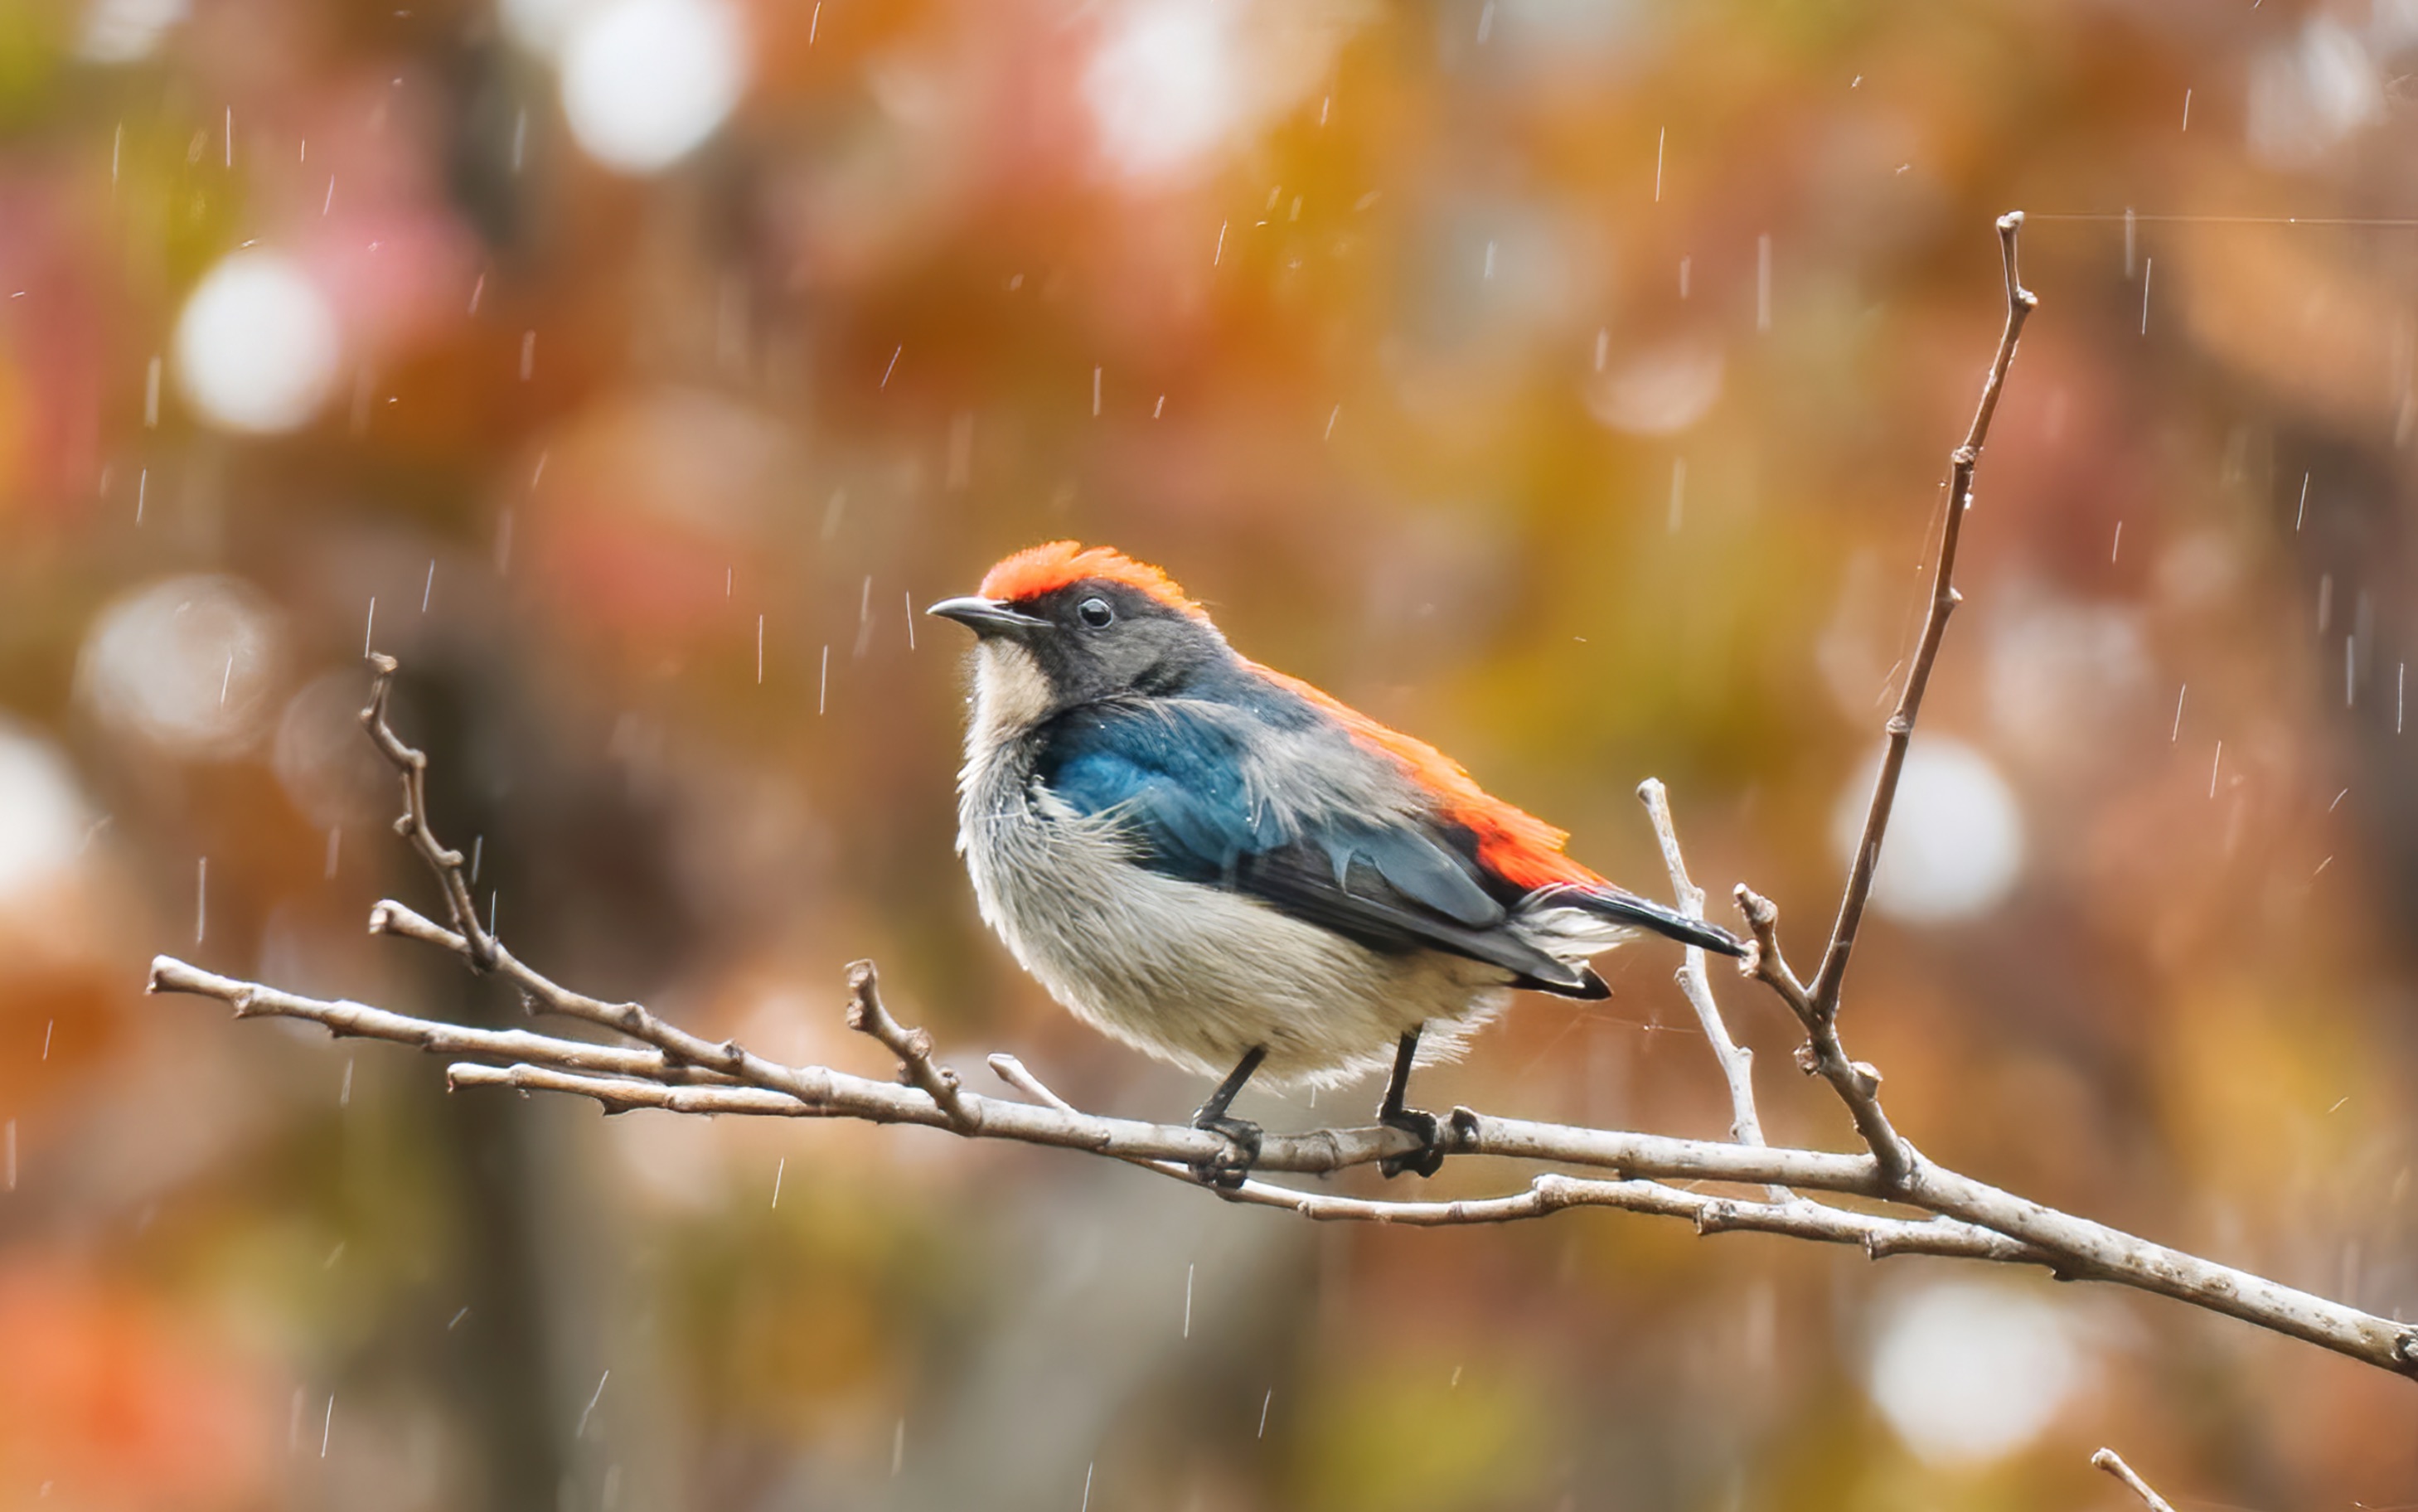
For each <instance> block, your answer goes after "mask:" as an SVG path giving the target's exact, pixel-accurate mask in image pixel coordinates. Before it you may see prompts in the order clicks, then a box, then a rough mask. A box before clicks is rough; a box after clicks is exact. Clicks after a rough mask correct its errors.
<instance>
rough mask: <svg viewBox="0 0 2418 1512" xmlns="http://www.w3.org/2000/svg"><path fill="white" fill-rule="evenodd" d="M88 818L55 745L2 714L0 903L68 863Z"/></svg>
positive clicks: (79, 792) (70, 771) (81, 839)
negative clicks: (3, 716)
mask: <svg viewBox="0 0 2418 1512" xmlns="http://www.w3.org/2000/svg"><path fill="white" fill-rule="evenodd" d="M90 824H91V820H90V818H89V817H87V816H86V814H85V811H84V793H83V790H82V789H81V788H80V787H78V785H77V783H76V779H75V771H74V769H73V768H71V767H69V765H68V760H67V757H66V756H62V755H60V753H59V748H58V747H57V746H56V745H54V743H52V742H51V741H47V740H45V739H43V738H42V737H40V736H39V735H37V734H35V733H34V732H33V731H31V730H29V729H27V728H25V727H24V726H23V725H19V724H17V723H16V722H15V721H13V720H9V719H7V718H0V902H6V901H8V900H9V899H11V898H15V897H18V896H20V895H21V894H23V893H28V892H30V891H31V890H33V889H34V888H35V887H37V886H38V885H39V884H40V883H42V882H45V881H48V880H49V879H51V878H54V877H55V876H57V875H58V874H59V873H60V872H62V871H65V870H66V869H67V868H68V867H69V865H71V864H72V863H74V861H75V858H76V855H77V853H78V852H79V851H80V850H82V849H83V848H84V832H85V830H86V829H87V828H88V827H89V826H90Z"/></svg>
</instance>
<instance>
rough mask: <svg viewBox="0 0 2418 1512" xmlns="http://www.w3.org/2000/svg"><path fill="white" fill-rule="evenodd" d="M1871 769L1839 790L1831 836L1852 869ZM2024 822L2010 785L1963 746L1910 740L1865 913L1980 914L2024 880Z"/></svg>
mask: <svg viewBox="0 0 2418 1512" xmlns="http://www.w3.org/2000/svg"><path fill="white" fill-rule="evenodd" d="M1872 796H1873V770H1872V769H1870V768H1866V769H1864V770H1862V771H1859V772H1858V773H1857V774H1856V776H1855V777H1854V778H1853V779H1852V780H1850V781H1849V782H1848V783H1847V785H1846V786H1845V787H1844V788H1842V789H1840V792H1839V800H1838V804H1837V806H1836V807H1835V808H1834V809H1833V810H1832V811H1831V816H1830V837H1831V841H1832V844H1833V845H1835V846H1836V848H1837V849H1838V852H1839V856H1840V859H1841V860H1842V861H1852V860H1853V859H1854V857H1855V854H1856V844H1857V841H1858V840H1859V838H1860V837H1861V836H1862V833H1863V827H1864V813H1865V810H1866V808H1867V807H1868V806H1869V805H1870V803H1871V802H1872ZM2023 866H2024V817H2023V809H2022V806H2021V805H2020V804H2019V803H2018V802H2016V800H2015V793H2014V789H2013V788H2012V787H2009V786H2008V785H2007V780H2006V779H2005V778H2004V777H2002V776H2000V775H1998V769H1997V767H1996V766H1993V765H1992V764H1991V762H1990V759H1989V758H1988V757H1987V756H1983V755H1982V753H1981V752H1979V751H1976V750H1974V749H1973V748H1972V747H1971V746H1969V745H1967V744H1965V743H1964V742H1963V741H1953V740H1948V739H1944V738H1942V737H1939V736H1936V735H1927V736H1921V737H1918V738H1917V739H1916V741H1915V742H1914V745H1913V748H1912V749H1910V750H1909V751H1907V753H1906V757H1905V773H1904V774H1903V775H1902V776H1901V777H1900V779H1899V781H1898V789H1897V805H1896V807H1895V808H1894V809H1892V810H1891V811H1890V826H1889V835H1888V838H1887V839H1886V840H1885V841H1884V842H1883V844H1882V846H1881V863H1880V867H1879V869H1878V870H1877V871H1876V872H1875V873H1874V876H1873V898H1872V902H1873V907H1874V908H1875V909H1879V910H1880V911H1881V912H1882V913H1883V914H1886V915H1888V916H1889V917H1890V918H1892V919H1897V920H1901V921H1903V922H1905V923H1907V924H1950V923H1953V922H1955V921H1957V920H1961V919H1971V918H1975V917H1978V916H1979V915H1981V914H1983V913H1987V912H1988V911H1989V910H1990V909H1994V908H1996V907H1997V905H1998V903H1999V902H2000V901H2001V900H2002V899H2004V898H2005V897H2006V895H2007V893H2009V892H2010V891H2011V890H2012V888H2013V887H2014V885H2015V879H2016V878H2018V877H2019V876H2020V875H2022V872H2023Z"/></svg>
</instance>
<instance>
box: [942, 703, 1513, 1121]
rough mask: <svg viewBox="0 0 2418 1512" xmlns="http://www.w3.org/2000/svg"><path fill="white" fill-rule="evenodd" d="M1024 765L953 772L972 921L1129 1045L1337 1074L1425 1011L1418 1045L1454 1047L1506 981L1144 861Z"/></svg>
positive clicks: (1224, 1067)
mask: <svg viewBox="0 0 2418 1512" xmlns="http://www.w3.org/2000/svg"><path fill="white" fill-rule="evenodd" d="M994 750H996V748H994ZM957 848H958V849H959V850H960V851H961V852H963V853H964V855H965V857H966V862H967V869H968V870H969V871H970V872H971V873H972V878H973V884H974V895H975V898H976V900H977V901H978V902H979V904H980V905H981V908H982V916H983V920H984V922H985V923H987V924H989V925H990V926H991V927H992V928H993V929H995V930H997V931H998V932H999V936H1000V938H1001V939H1003V940H1005V941H1006V942H1007V947H1008V949H1010V950H1011V951H1013V952H1015V953H1016V958H1017V959H1018V961H1019V962H1021V963H1022V964H1023V966H1024V968H1025V970H1028V971H1030V972H1032V973H1033V976H1034V978H1035V979H1037V980H1038V981H1039V982H1040V983H1041V984H1042V985H1043V986H1045V987H1047V988H1048V990H1049V993H1050V995H1051V996H1052V997H1054V998H1056V999H1057V1000H1059V1001H1060V1002H1061V1003H1064V1005H1065V1006H1066V1007H1067V1008H1068V1009H1070V1010H1072V1011H1073V1012H1074V1014H1075V1015H1076V1016H1078V1017H1079V1018H1081V1019H1083V1020H1084V1021H1085V1022H1087V1023H1089V1024H1091V1025H1092V1026H1094V1028H1096V1029H1098V1030H1100V1031H1103V1032H1104V1033H1107V1034H1110V1035H1111V1036H1113V1037H1115V1038H1117V1039H1119V1040H1122V1041H1124V1042H1125V1043H1126V1044H1128V1045H1131V1046H1135V1047H1136V1048H1138V1049H1140V1050H1142V1051H1145V1052H1147V1053H1149V1054H1151V1055H1155V1056H1156V1057H1158V1058H1159V1059H1161V1060H1163V1061H1171V1062H1172V1063H1174V1064H1176V1065H1180V1066H1183V1067H1186V1069H1188V1070H1192V1071H1196V1072H1199V1073H1201V1075H1203V1076H1209V1077H1222V1076H1224V1075H1225V1074H1226V1073H1227V1072H1228V1071H1230V1070H1232V1068H1233V1066H1234V1063H1235V1062H1236V1061H1240V1060H1241V1059H1242V1058H1243V1056H1244V1054H1245V1053H1246V1052H1247V1051H1248V1050H1249V1049H1250V1048H1251V1047H1252V1046H1266V1047H1267V1052H1268V1057H1267V1061H1266V1062H1265V1065H1264V1066H1263V1071H1262V1075H1263V1077H1273V1078H1275V1079H1277V1080H1278V1081H1288V1082H1292V1083H1294V1084H1314V1085H1319V1086H1334V1085H1338V1084H1340V1083H1343V1082H1346V1081H1350V1080H1352V1079H1354V1078H1355V1077H1359V1076H1361V1075H1364V1074H1365V1073H1367V1072H1369V1071H1371V1070H1377V1069H1382V1068H1383V1067H1385V1066H1386V1065H1389V1064H1391V1063H1392V1060H1393V1055H1394V1048H1395V1046H1396V1044H1397V1042H1398V1041H1399V1040H1400V1037H1401V1035H1402V1034H1403V1033H1405V1032H1407V1031H1410V1030H1412V1029H1414V1028H1416V1027H1417V1026H1418V1025H1420V1024H1421V1023H1426V1024H1427V1025H1428V1026H1429V1029H1428V1032H1427V1035H1426V1037H1425V1038H1424V1039H1423V1040H1422V1041H1421V1043H1420V1055H1419V1060H1420V1061H1421V1062H1422V1063H1426V1062H1429V1061H1441V1060H1449V1059H1452V1058H1453V1057H1455V1056H1456V1055H1458V1053H1459V1051H1460V1048H1461V1044H1462V1039H1463V1038H1464V1037H1465V1035H1466V1033H1467V1031H1470V1030H1472V1029H1475V1028H1477V1026H1478V1025H1479V1024H1481V1023H1483V1022H1484V1021H1485V1020H1486V1019H1487V1018H1490V1017H1492V1016H1493V1015H1494V1014H1495V1013H1496V1012H1498V1011H1500V1009H1501V1007H1502V1005H1503V1003H1504V1001H1505V1000H1506V999H1507V992H1506V991H1505V990H1504V985H1505V983H1506V982H1507V980H1508V979H1507V974H1506V973H1505V972H1504V971H1503V970H1500V969H1499V968H1496V967H1492V966H1489V965H1485V964H1483V963H1481V962H1477V961H1472V960H1466V959H1463V958H1462V957H1461V956H1458V955H1446V954H1444V953H1441V952H1435V951H1415V952H1410V953H1406V954H1400V955H1390V954H1385V953H1380V952H1377V951H1372V950H1370V949H1368V948H1367V947H1365V946H1362V945H1359V944H1357V943H1355V942H1354V941H1352V940H1350V939H1345V938H1343V937H1342V936H1340V935H1337V934H1334V933H1332V932H1330V931H1328V930H1325V929H1322V928H1320V927H1318V926H1317V925H1314V924H1305V923H1303V922H1302V921H1300V920H1297V919H1294V918H1292V917H1290V916H1289V915H1286V914H1283V913H1280V912H1278V911H1277V910H1276V909H1272V908H1269V907H1267V906H1266V905H1264V904H1262V903H1260V902H1258V901H1257V900H1255V899H1252V898H1250V897H1247V896H1245V895H1244V894H1242V893H1232V892H1228V891H1225V890H1223V889H1220V888H1216V887H1208V886H1203V885H1201V884H1198V883H1193V882H1186V881H1183V880H1180V879H1178V878H1171V877H1165V876H1161V875H1160V874H1158V873H1155V872H1152V871H1148V870H1145V869H1144V868H1142V867H1140V866H1139V865H1136V864H1135V863H1133V862H1132V861H1131V860H1129V859H1127V849H1126V843H1125V841H1124V840H1123V839H1121V838H1120V836H1119V835H1118V833H1117V828H1116V824H1115V822H1114V821H1113V820H1112V819H1109V818H1104V817H1084V816H1081V815H1079V814H1076V813H1075V812H1074V811H1073V810H1072V809H1070V808H1068V807H1067V806H1066V805H1065V804H1064V803H1063V802H1059V801H1057V800H1056V799H1054V798H1052V797H1050V796H1049V795H1048V793H1047V792H1046V791H1045V790H1042V789H1040V788H1039V787H1037V786H1036V785H1034V784H1033V783H1032V781H1031V779H1030V778H1029V776H1028V775H1027V774H1026V773H1025V772H1024V771H1021V770H1018V763H1015V762H1014V761H1013V760H1012V759H1002V756H999V755H994V756H992V757H991V758H990V759H989V760H987V761H986V760H983V759H981V758H980V757H977V758H976V759H974V760H972V761H970V762H969V763H968V765H967V768H966V771H965V772H964V773H963V774H962V776H961V779H960V787H959V798H958V834H957Z"/></svg>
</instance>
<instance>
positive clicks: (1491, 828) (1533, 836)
mask: <svg viewBox="0 0 2418 1512" xmlns="http://www.w3.org/2000/svg"><path fill="white" fill-rule="evenodd" d="M1251 669H1252V670H1253V671H1255V672H1257V673H1258V674H1259V675H1260V676H1262V677H1263V678H1265V679H1267V680H1269V681H1270V682H1273V683H1275V684H1277V685H1278V687H1281V688H1284V689H1286V690H1287V691H1289V692H1292V693H1294V694H1298V695H1300V696H1302V697H1303V698H1306V699H1308V701H1309V702H1310V703H1311V704H1313V705H1315V706H1317V707H1318V708H1319V709H1320V710H1324V712H1325V713H1327V714H1328V715H1330V716H1332V717H1333V718H1334V719H1335V720H1336V722H1337V723H1339V724H1340V725H1342V726H1343V728H1344V730H1345V731H1346V732H1347V733H1348V734H1350V735H1351V737H1352V739H1353V740H1354V741H1356V742H1358V743H1359V744H1360V745H1362V746H1365V747H1367V748H1369V749H1370V750H1375V751H1381V752H1383V753H1385V755H1386V756H1391V757H1393V758H1394V760H1396V761H1397V762H1400V764H1401V766H1402V768H1403V770H1404V771H1408V772H1409V773H1410V775H1411V780H1412V781H1414V782H1416V783H1417V784H1418V785H1419V786H1420V787H1424V788H1426V789H1427V790H1428V791H1429V792H1431V793H1433V794H1435V795H1436V796H1437V798H1439V799H1440V800H1442V804H1441V806H1442V808H1443V810H1444V813H1445V816H1446V817H1448V818H1450V819H1451V820H1452V821H1453V822H1454V823H1456V824H1460V825H1463V826H1466V827H1467V828H1468V829H1469V831H1470V832H1472V833H1473V834H1476V835H1477V859H1478V860H1479V861H1481V862H1483V863H1486V865H1487V866H1488V867H1490V868H1492V870H1493V871H1494V873H1495V874H1496V875H1497V876H1499V877H1502V878H1505V879H1506V880H1507V881H1509V882H1512V883H1514V884H1515V885H1517V886H1520V887H1524V888H1529V889H1535V888H1539V887H1552V886H1554V885H1555V884H1561V885H1565V886H1574V887H1599V886H1601V885H1603V878H1600V877H1599V876H1597V875H1596V874H1595V873H1594V872H1592V871H1590V870H1588V869H1587V868H1586V867H1585V866H1584V865H1582V864H1581V863H1578V862H1577V861H1574V860H1572V859H1571V858H1570V857H1569V856H1566V855H1564V854H1563V853H1562V845H1563V842H1565V841H1567V840H1569V834H1568V833H1567V832H1563V831H1560V830H1556V829H1554V828H1553V826H1552V825H1550V824H1547V823H1546V822H1545V821H1544V820H1542V819H1540V818H1538V817H1536V816H1535V815H1533V814H1530V813H1528V812H1527V811H1526V810H1524V809H1521V808H1516V807H1514V806H1513V805H1511V804H1509V803H1507V802H1503V800H1501V799H1499V798H1496V797H1495V796H1494V795H1493V794H1492V793H1489V792H1488V791H1487V790H1486V789H1485V788H1483V787H1478V786H1477V782H1476V780H1474V779H1473V778H1472V777H1471V776H1470V775H1469V773H1468V772H1466V771H1462V767H1461V763H1460V762H1458V761H1455V760H1454V759H1453V758H1452V757H1450V756H1446V755H1445V754H1444V753H1443V752H1442V751H1439V750H1437V749H1436V748H1435V747H1434V746H1432V745H1430V744H1428V743H1427V741H1421V740H1416V739H1414V738H1412V737H1411V736H1408V735H1405V734H1403V733H1402V732H1401V731H1400V730H1397V729H1388V728H1386V727H1385V725H1380V724H1378V723H1377V722H1376V721H1375V720H1373V719H1370V717H1369V716H1368V715H1366V714H1364V713H1362V712H1360V710H1356V709H1354V708H1353V707H1352V706H1351V705H1349V704H1346V703H1344V702H1342V701H1341V700H1339V699H1338V698H1336V697H1335V696H1334V695H1331V694H1328V693H1325V692H1324V691H1322V690H1320V689H1318V688H1314V687H1312V686H1310V685H1309V684H1308V683H1307V682H1304V681H1302V680H1300V679H1299V678H1289V677H1287V676H1285V675H1284V674H1283V673H1281V672H1278V671H1276V670H1274V669H1272V668H1269V667H1264V666H1261V665H1260V664H1258V663H1256V662H1254V663H1252V664H1251Z"/></svg>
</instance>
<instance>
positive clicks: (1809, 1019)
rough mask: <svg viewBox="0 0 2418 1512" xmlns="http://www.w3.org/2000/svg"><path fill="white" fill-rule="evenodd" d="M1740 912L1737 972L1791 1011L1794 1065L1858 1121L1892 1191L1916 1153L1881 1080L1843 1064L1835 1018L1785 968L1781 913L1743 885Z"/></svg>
mask: <svg viewBox="0 0 2418 1512" xmlns="http://www.w3.org/2000/svg"><path fill="white" fill-rule="evenodd" d="M1737 905H1738V911H1739V912H1741V913H1743V914H1745V915H1746V923H1747V928H1748V930H1749V931H1750V932H1751V933H1752V935H1753V936H1754V949H1753V950H1752V952H1751V953H1750V954H1749V955H1748V956H1747V958H1746V959H1745V960H1743V961H1741V962H1739V963H1738V965H1739V969H1740V970H1743V971H1745V972H1746V973H1747V974H1749V975H1751V976H1752V977H1753V978H1754V979H1755V980H1757V981H1759V982H1761V983H1763V984H1764V985H1767V986H1768V987H1770V988H1771V990H1772V991H1773V992H1775V993H1777V994H1779V996H1780V1000H1781V1001H1783V1002H1784V1003H1786V1004H1788V1007H1789V1011H1790V1012H1792V1013H1794V1014H1795V1015H1796V1016H1797V1021H1798V1023H1799V1024H1802V1025H1803V1026H1804V1028H1805V1043H1804V1044H1803V1045H1801V1046H1798V1050H1797V1064H1798V1068H1799V1069H1800V1070H1803V1071H1804V1072H1806V1073H1807V1074H1808V1075H1813V1076H1819V1077H1822V1079H1823V1080H1825V1081H1827V1082H1829V1084H1830V1090H1831V1091H1833V1092H1837V1093H1838V1094H1839V1100H1840V1101H1841V1102H1843V1103H1844V1104H1846V1105H1847V1114H1848V1116H1849V1117H1851V1118H1853V1119H1854V1120H1855V1121H1856V1132H1857V1133H1858V1134H1859V1135H1861V1136H1863V1139H1864V1144H1865V1146H1866V1148H1868V1149H1870V1150H1871V1151H1872V1153H1873V1159H1874V1160H1875V1162H1877V1163H1878V1165H1879V1168H1880V1175H1881V1183H1882V1186H1883V1188H1884V1189H1885V1190H1888V1191H1892V1192H1893V1191H1896V1190H1897V1189H1899V1188H1900V1187H1902V1186H1904V1185H1905V1183H1906V1181H1907V1179H1908V1178H1909V1177H1910V1176H1911V1175H1912V1173H1913V1170H1914V1165H1915V1158H1916V1157H1915V1153H1914V1147H1913V1146H1912V1145H1910V1144H1908V1143H1906V1141H1905V1138H1903V1137H1902V1136H1901V1135H1899V1133H1898V1132H1897V1130H1896V1129H1895V1128H1894V1127H1893V1126H1891V1124H1890V1121H1889V1115H1888V1114H1887V1113H1884V1112H1882V1111H1881V1074H1880V1072H1878V1071H1877V1070H1875V1069H1874V1068H1873V1067H1872V1066H1871V1065H1869V1064H1867V1063H1866V1062H1864V1061H1851V1060H1849V1059H1848V1058H1847V1048H1846V1046H1845V1045H1844V1044H1843V1043H1841V1041H1840V1039H1839V1018H1838V1016H1837V1015H1836V1014H1831V1015H1828V1016H1826V1015H1823V1014H1821V1013H1819V1012H1817V1011H1816V1010H1815V1008H1814V1006H1813V1000H1812V999H1811V998H1809V997H1808V996H1807V995H1806V992H1805V987H1804V985H1803V984H1802V983H1800V982H1798V980H1797V973H1796V971H1795V970H1792V969H1791V968H1790V967H1789V964H1788V957H1787V956H1786V955H1783V954H1782V952H1781V949H1780V909H1778V908H1777V907H1776V906H1775V905H1774V904H1773V903H1772V901H1771V900H1770V899H1769V898H1767V897H1765V896H1763V895H1762V894H1761V893H1756V892H1755V891H1754V890H1753V889H1752V888H1750V887H1748V886H1747V885H1746V884H1745V883H1743V882H1741V883H1739V884H1738V888H1737Z"/></svg>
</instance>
